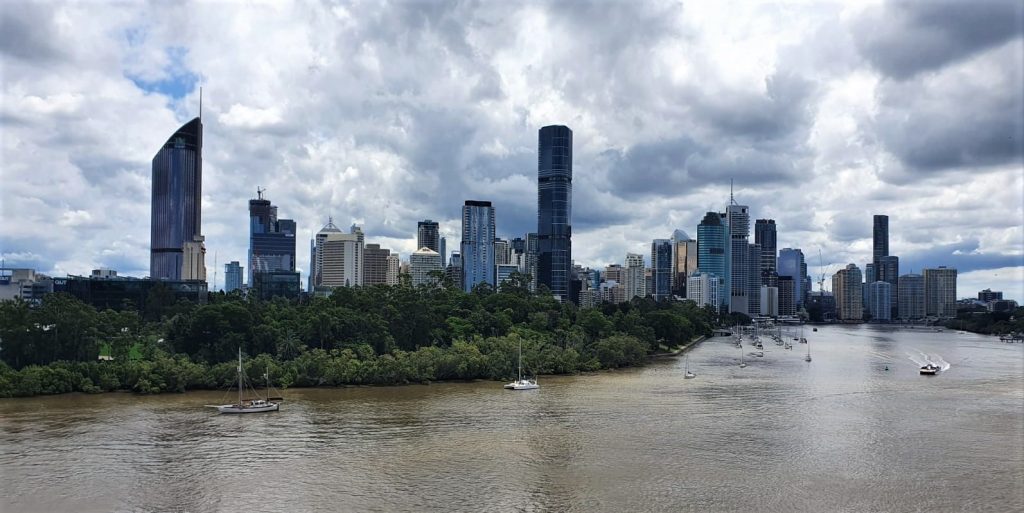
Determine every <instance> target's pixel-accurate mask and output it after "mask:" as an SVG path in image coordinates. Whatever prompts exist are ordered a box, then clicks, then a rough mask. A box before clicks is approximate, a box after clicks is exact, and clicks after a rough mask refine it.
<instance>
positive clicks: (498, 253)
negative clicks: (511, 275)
mask: <svg viewBox="0 0 1024 513" xmlns="http://www.w3.org/2000/svg"><path fill="white" fill-rule="evenodd" d="M511 262H512V248H511V246H509V243H508V241H507V240H505V239H494V265H505V264H509V263H511Z"/></svg>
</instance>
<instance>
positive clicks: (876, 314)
mask: <svg viewBox="0 0 1024 513" xmlns="http://www.w3.org/2000/svg"><path fill="white" fill-rule="evenodd" d="M891 301H892V285H889V282H887V281H876V282H874V283H871V284H869V285H868V312H869V313H870V314H871V320H873V321H879V322H888V321H891V320H892V304H891Z"/></svg>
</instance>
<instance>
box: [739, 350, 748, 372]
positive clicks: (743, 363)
mask: <svg viewBox="0 0 1024 513" xmlns="http://www.w3.org/2000/svg"><path fill="white" fill-rule="evenodd" d="M746 366H747V363H746V362H744V361H743V348H740V368H741V369H742V368H744V367H746Z"/></svg>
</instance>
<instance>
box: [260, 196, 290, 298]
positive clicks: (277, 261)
mask: <svg viewBox="0 0 1024 513" xmlns="http://www.w3.org/2000/svg"><path fill="white" fill-rule="evenodd" d="M256 194H257V198H256V199H251V200H249V283H250V285H252V284H255V283H256V281H255V279H254V276H255V275H256V274H257V273H261V272H277V271H286V272H295V232H296V230H295V221H293V220H291V219H278V218H277V207H276V206H274V205H272V204H271V203H270V200H268V199H265V198H263V191H261V190H259V189H257V191H256ZM277 279H278V280H283V279H284V278H281V277H278V278H277Z"/></svg>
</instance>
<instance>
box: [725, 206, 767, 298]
mask: <svg viewBox="0 0 1024 513" xmlns="http://www.w3.org/2000/svg"><path fill="white" fill-rule="evenodd" d="M748 210H749V208H748V207H747V206H746V205H739V204H737V203H736V201H734V200H733V198H732V194H730V195H729V206H728V208H726V215H727V216H728V219H729V241H730V242H729V253H730V258H729V277H730V283H729V289H730V291H731V292H730V295H731V297H730V299H729V301H730V303H729V311H730V312H739V313H743V314H746V313H748V311H747V309H748V308H747V306H748V305H747V294H748V293H749V290H748V287H747V276H748V275H749V273H750V269H749V268H748V266H749V265H750V262H749V258H750V247H749V242H748V241H749V239H750V213H749V212H748ZM758 313H760V312H758Z"/></svg>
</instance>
